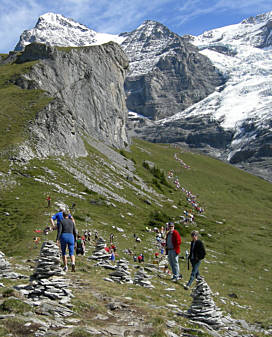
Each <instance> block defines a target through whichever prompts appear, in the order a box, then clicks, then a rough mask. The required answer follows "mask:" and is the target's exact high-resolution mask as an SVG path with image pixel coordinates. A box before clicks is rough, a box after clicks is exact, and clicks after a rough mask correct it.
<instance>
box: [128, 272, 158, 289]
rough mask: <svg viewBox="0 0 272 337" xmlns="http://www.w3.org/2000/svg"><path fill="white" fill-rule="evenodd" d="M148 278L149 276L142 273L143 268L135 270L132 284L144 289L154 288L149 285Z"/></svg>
mask: <svg viewBox="0 0 272 337" xmlns="http://www.w3.org/2000/svg"><path fill="white" fill-rule="evenodd" d="M149 278H150V276H149V275H147V274H146V273H145V271H144V268H140V269H138V270H137V272H136V274H135V276H134V280H133V283H134V284H138V285H140V286H142V287H145V288H154V286H153V285H152V284H151V282H150V281H149V280H148V279H149Z"/></svg>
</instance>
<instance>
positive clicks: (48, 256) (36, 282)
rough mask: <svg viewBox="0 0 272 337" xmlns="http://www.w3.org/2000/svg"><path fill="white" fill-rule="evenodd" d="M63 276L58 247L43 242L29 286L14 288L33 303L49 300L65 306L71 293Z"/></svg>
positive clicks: (49, 242) (52, 243)
mask: <svg viewBox="0 0 272 337" xmlns="http://www.w3.org/2000/svg"><path fill="white" fill-rule="evenodd" d="M64 274H65V273H64V272H63V271H62V268H61V266H60V250H59V247H58V246H57V245H56V244H55V243H54V242H53V241H45V242H44V243H43V245H42V248H41V253H40V256H39V259H38V263H37V266H36V270H35V272H34V274H33V275H32V276H31V277H30V284H29V285H18V286H16V287H15V288H16V289H18V290H20V291H21V292H22V293H23V294H24V295H25V296H27V297H28V298H30V299H31V300H33V301H39V300H41V299H51V300H58V301H59V302H60V303H62V304H65V303H67V302H69V301H70V298H71V297H72V292H71V291H70V290H69V289H68V286H69V280H68V279H67V278H64V277H62V276H63V275H64Z"/></svg>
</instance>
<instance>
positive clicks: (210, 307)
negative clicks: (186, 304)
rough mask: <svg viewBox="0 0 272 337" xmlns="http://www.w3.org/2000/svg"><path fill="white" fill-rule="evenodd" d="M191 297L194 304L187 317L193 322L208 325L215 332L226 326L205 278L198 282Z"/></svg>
mask: <svg viewBox="0 0 272 337" xmlns="http://www.w3.org/2000/svg"><path fill="white" fill-rule="evenodd" d="M191 296H192V297H193V302H192V304H191V307H190V309H189V310H188V311H187V313H186V314H185V316H186V317H188V318H190V319H191V320H193V321H198V322H203V323H205V324H208V325H209V326H210V327H212V328H213V329H215V330H217V329H219V328H221V327H222V326H223V325H224V324H223V322H222V318H223V316H222V312H221V311H220V309H219V308H217V306H216V305H215V303H214V301H213V299H212V292H211V289H210V287H209V286H208V284H207V282H206V281H205V280H204V279H203V278H202V279H199V280H197V281H196V287H195V288H194V289H193V291H192V294H191Z"/></svg>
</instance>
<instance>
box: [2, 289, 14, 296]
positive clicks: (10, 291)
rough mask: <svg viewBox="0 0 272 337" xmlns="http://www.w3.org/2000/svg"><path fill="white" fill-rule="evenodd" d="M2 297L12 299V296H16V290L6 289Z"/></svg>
mask: <svg viewBox="0 0 272 337" xmlns="http://www.w3.org/2000/svg"><path fill="white" fill-rule="evenodd" d="M2 296H3V297H11V296H15V290H14V289H11V288H8V289H5V290H4V291H3V293H2Z"/></svg>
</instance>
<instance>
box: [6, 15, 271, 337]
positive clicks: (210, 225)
mask: <svg viewBox="0 0 272 337" xmlns="http://www.w3.org/2000/svg"><path fill="white" fill-rule="evenodd" d="M271 31H272V12H270V13H266V14H262V15H258V16H257V17H254V18H253V17H252V18H248V19H246V20H244V21H243V22H242V23H239V24H236V25H232V26H228V27H223V28H218V29H215V30H212V31H209V32H205V33H204V34H202V35H200V36H189V35H186V36H179V35H178V34H175V33H174V32H171V31H170V30H169V29H168V28H167V27H165V26H164V25H162V24H160V23H158V22H154V21H150V20H147V21H145V22H143V23H142V24H141V25H140V26H139V27H138V28H137V29H135V30H134V31H132V32H125V33H122V34H120V35H118V36H117V35H111V34H104V33H97V32H95V31H94V30H92V29H90V28H88V27H86V26H84V25H82V24H80V23H77V22H75V21H74V20H72V19H68V18H65V17H64V16H62V15H60V14H54V13H47V14H44V15H42V16H41V17H40V18H39V19H38V22H37V24H36V26H35V27H34V28H33V29H30V30H26V31H24V32H23V33H22V35H21V37H20V39H19V42H18V44H17V45H16V47H15V50H13V51H11V52H9V53H8V54H0V102H1V104H0V224H1V226H0V322H1V324H0V337H6V336H14V337H25V336H30V337H39V336H44V337H55V336H71V337H89V336H90V337H91V336H95V337H98V336H105V337H113V336H115V337H193V336H198V337H210V336H211V337H266V336H271V334H272V325H271V322H272V318H271V303H272V288H271V279H272V268H271V248H272V244H271V240H270V237H271V235H272V226H271V209H272V197H271V196H272V184H271V181H272V178H271V176H272V175H271V168H272V166H271V164H272V158H271V154H272V148H271V146H272V136H271V128H272V120H271V113H270V111H271V106H272V76H271V73H272V68H271V64H272V62H271V61H272V55H271V52H272V33H271ZM235 166H238V168H237V167H235ZM241 168H242V169H241ZM246 171H249V172H250V173H249V172H246ZM252 173H253V174H252ZM60 209H65V210H68V211H69V212H70V213H71V214H72V216H73V218H74V219H75V223H76V228H77V231H78V234H79V236H81V237H83V236H84V239H86V240H85V244H86V245H85V254H82V255H81V254H80V255H77V256H76V257H75V260H76V263H75V269H74V266H73V267H72V266H71V264H70V261H69V263H68V271H67V269H66V268H63V267H64V266H63V265H62V263H61V256H60V250H59V247H58V246H57V244H56V230H54V228H52V227H51V225H52V222H51V220H52V216H53V215H54V214H56V212H58V211H59V210H60ZM169 222H173V223H174V224H175V228H176V229H177V231H178V232H179V233H180V235H181V238H182V243H181V246H180V248H181V252H180V254H179V259H178V261H179V265H180V272H181V274H182V275H180V277H179V278H178V279H176V280H175V279H172V278H171V276H172V275H171V270H170V269H171V268H168V259H167V256H166V254H165V239H166V237H165V230H164V228H165V226H166V225H168V223H169ZM192 230H197V231H199V236H200V238H201V241H203V243H204V245H205V248H206V255H205V258H204V259H203V260H201V264H200V275H201V277H199V278H198V279H197V280H194V282H193V284H192V287H191V289H188V287H187V286H186V283H185V282H187V281H188V280H189V278H190V275H191V269H190V270H189V269H188V264H189V259H188V250H189V249H190V243H191V232H192ZM78 239H79V238H78ZM71 267H72V268H71ZM184 285H185V286H184ZM192 297H193V299H192Z"/></svg>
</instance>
